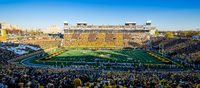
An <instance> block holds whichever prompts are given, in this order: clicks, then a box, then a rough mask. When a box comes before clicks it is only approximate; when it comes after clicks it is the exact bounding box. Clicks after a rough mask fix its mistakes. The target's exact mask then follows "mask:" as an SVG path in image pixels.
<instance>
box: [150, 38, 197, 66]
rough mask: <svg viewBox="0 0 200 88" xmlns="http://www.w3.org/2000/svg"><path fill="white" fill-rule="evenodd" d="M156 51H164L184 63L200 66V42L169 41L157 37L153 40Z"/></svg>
mask: <svg viewBox="0 0 200 88" xmlns="http://www.w3.org/2000/svg"><path fill="white" fill-rule="evenodd" d="M152 45H153V47H154V48H155V49H159V50H161V51H162V50H163V52H164V53H165V54H167V55H168V56H169V57H172V58H174V59H177V58H178V59H179V61H182V62H183V63H195V64H200V56H199V55H200V40H197V39H185V38H184V39H181V38H180V39H175V38H173V39H167V38H164V37H160V38H159V37H157V38H154V39H152Z"/></svg>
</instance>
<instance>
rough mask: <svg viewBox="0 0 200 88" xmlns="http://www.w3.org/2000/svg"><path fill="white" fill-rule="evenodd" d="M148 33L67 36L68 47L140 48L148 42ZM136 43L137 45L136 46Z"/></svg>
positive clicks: (75, 34) (77, 34)
mask: <svg viewBox="0 0 200 88" xmlns="http://www.w3.org/2000/svg"><path fill="white" fill-rule="evenodd" d="M147 36H148V35H147V34H146V33H143V32H141V33H109V32H100V33H93V32H91V33H84V32H78V33H77V32H74V33H73V32H71V33H66V34H65V46H68V47H77V46H79V47H138V46H141V45H143V44H144V43H145V42H146V41H148V38H147ZM135 43H136V44H135Z"/></svg>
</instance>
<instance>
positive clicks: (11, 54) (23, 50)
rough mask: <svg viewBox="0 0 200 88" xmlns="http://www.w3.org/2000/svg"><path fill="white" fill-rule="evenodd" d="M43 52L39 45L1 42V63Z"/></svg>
mask: <svg viewBox="0 0 200 88" xmlns="http://www.w3.org/2000/svg"><path fill="white" fill-rule="evenodd" d="M38 50H41V48H40V47H39V46H37V45H31V44H19V43H11V42H0V62H2V63H3V62H7V61H8V60H10V59H15V58H17V57H19V56H22V55H26V54H29V53H33V52H36V51H38Z"/></svg>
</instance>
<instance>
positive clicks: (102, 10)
mask: <svg viewBox="0 0 200 88" xmlns="http://www.w3.org/2000/svg"><path fill="white" fill-rule="evenodd" d="M0 8H1V9H0V11H1V13H0V22H6V23H11V24H17V25H19V26H23V27H41V28H45V27H47V26H48V25H52V24H55V25H59V26H61V27H62V25H63V21H68V22H69V23H70V24H75V23H76V22H79V21H85V22H88V23H89V24H124V23H125V22H126V21H135V22H137V23H138V24H143V23H145V21H147V20H152V23H153V25H155V26H157V27H158V29H159V30H181V29H193V28H200V1H199V0H0Z"/></svg>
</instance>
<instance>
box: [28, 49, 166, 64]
mask: <svg viewBox="0 0 200 88" xmlns="http://www.w3.org/2000/svg"><path fill="white" fill-rule="evenodd" d="M31 62H32V63H39V64H46V65H61V64H62V65H91V66H97V65H98V63H108V62H109V63H131V64H136V65H138V64H145V65H146V64H164V63H163V62H161V61H160V60H158V59H156V58H154V57H152V56H151V55H149V54H148V53H147V52H145V51H143V50H133V49H131V50H95V51H93V50H81V49H80V50H67V51H66V52H64V53H62V54H60V55H58V56H55V57H53V58H51V59H50V60H47V61H42V60H38V59H34V60H32V61H31Z"/></svg>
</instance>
